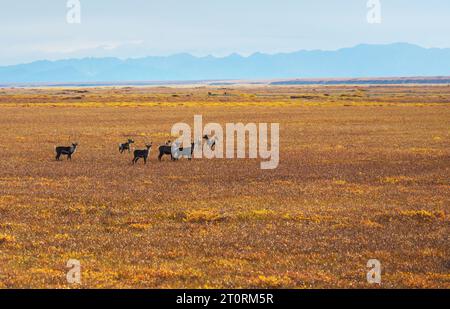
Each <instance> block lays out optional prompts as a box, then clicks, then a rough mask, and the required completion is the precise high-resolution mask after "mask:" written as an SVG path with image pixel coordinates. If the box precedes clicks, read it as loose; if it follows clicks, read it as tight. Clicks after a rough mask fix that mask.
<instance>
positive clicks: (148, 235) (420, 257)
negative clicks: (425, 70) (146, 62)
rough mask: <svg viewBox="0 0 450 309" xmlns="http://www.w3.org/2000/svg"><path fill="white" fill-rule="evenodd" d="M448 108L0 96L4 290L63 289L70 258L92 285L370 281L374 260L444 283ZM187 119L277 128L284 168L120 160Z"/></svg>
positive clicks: (241, 96) (326, 96)
mask: <svg viewBox="0 0 450 309" xmlns="http://www.w3.org/2000/svg"><path fill="white" fill-rule="evenodd" d="M208 92H212V95H208ZM225 92H226V95H225ZM449 102H450V87H446V86H440V87H434V86H427V87H422V86H420V87H419V86H416V87H412V86H405V87H401V86H395V87H394V86H390V87H358V88H355V87H345V86H339V87H337V86H336V87H261V88H248V87H235V88H233V89H222V88H211V87H206V88H202V87H200V88H178V89H177V88H161V87H159V88H151V87H149V88H87V89H58V88H55V89H0V130H1V132H2V138H1V139H0V171H1V172H0V265H1V267H0V287H5V288H12V287H68V285H67V283H66V279H65V278H66V277H65V275H66V271H67V269H66V263H67V260H69V259H78V260H80V262H81V266H82V287H89V288H94V287H98V288H107V287H120V288H125V287H133V288H134V287H136V288H137V287H146V288H168V287H170V288H201V287H203V288H242V287H252V288H253V287H261V288H284V287H290V288H309V287H317V288H324V287H346V288H354V287H368V284H367V283H366V281H365V278H366V271H367V269H366V263H367V260H368V259H372V258H377V259H379V260H380V261H381V263H382V266H383V277H382V280H383V281H382V287H396V288H400V287H426V288H432V287H438V288H449V287H450V278H449V268H450V260H449V239H448V234H449V219H448V212H449V193H450V182H449V175H450V173H449V169H450V147H449V146H450V142H449V134H450V131H449V126H448V125H449V119H450V109H449V105H448V103H449ZM194 114H202V115H203V118H204V122H205V123H206V122H218V123H222V124H224V123H226V122H244V123H245V122H279V123H280V126H281V150H282V154H281V158H280V166H279V168H278V169H276V170H273V171H262V170H260V169H259V161H258V160H193V161H190V162H189V161H187V160H181V161H179V162H175V163H174V162H169V161H168V160H165V161H163V162H157V160H156V154H155V152H153V153H152V155H151V160H150V164H149V165H147V166H143V165H142V164H139V165H138V166H134V167H132V166H131V164H130V163H131V157H130V155H128V154H124V155H120V154H119V153H118V150H117V145H118V143H119V142H122V141H124V140H126V138H127V137H130V136H131V137H134V138H135V140H136V142H137V146H138V147H142V146H143V145H144V143H145V142H148V141H153V142H154V143H155V144H159V143H163V142H165V141H166V140H167V139H168V138H170V136H169V135H170V134H169V133H170V129H171V126H172V125H173V124H174V123H177V122H187V123H192V121H193V115H194ZM75 138H76V139H77V140H78V141H79V142H80V148H79V151H78V152H77V153H76V154H75V156H74V160H73V161H72V162H67V161H63V162H55V161H54V157H53V156H54V155H53V149H54V146H55V145H56V144H60V143H63V144H67V143H69V142H71V141H72V140H73V139H75Z"/></svg>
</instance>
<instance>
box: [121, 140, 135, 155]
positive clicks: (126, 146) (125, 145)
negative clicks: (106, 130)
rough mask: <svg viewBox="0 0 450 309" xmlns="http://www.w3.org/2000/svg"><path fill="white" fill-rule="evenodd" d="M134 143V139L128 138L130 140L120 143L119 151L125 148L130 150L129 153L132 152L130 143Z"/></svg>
mask: <svg viewBox="0 0 450 309" xmlns="http://www.w3.org/2000/svg"><path fill="white" fill-rule="evenodd" d="M131 144H134V141H133V140H132V139H128V142H126V143H123V144H119V152H120V153H123V152H124V151H125V150H128V153H130V152H131V149H130V145H131Z"/></svg>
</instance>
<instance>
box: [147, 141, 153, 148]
mask: <svg viewBox="0 0 450 309" xmlns="http://www.w3.org/2000/svg"><path fill="white" fill-rule="evenodd" d="M152 145H153V143H152V142H150V144H145V147H147V149H150V148H152Z"/></svg>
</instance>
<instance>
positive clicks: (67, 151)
mask: <svg viewBox="0 0 450 309" xmlns="http://www.w3.org/2000/svg"><path fill="white" fill-rule="evenodd" d="M77 147H78V143H73V144H72V146H58V147H56V148H55V151H56V160H57V161H59V160H60V157H61V155H63V156H67V160H72V155H73V154H74V153H75V152H76V151H77Z"/></svg>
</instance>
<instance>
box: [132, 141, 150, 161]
mask: <svg viewBox="0 0 450 309" xmlns="http://www.w3.org/2000/svg"><path fill="white" fill-rule="evenodd" d="M145 147H146V148H147V149H144V150H135V151H134V158H133V161H132V162H133V164H136V162H137V161H138V160H139V159H140V158H143V159H144V164H147V158H148V155H149V154H150V150H151V148H152V143H150V144H145Z"/></svg>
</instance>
